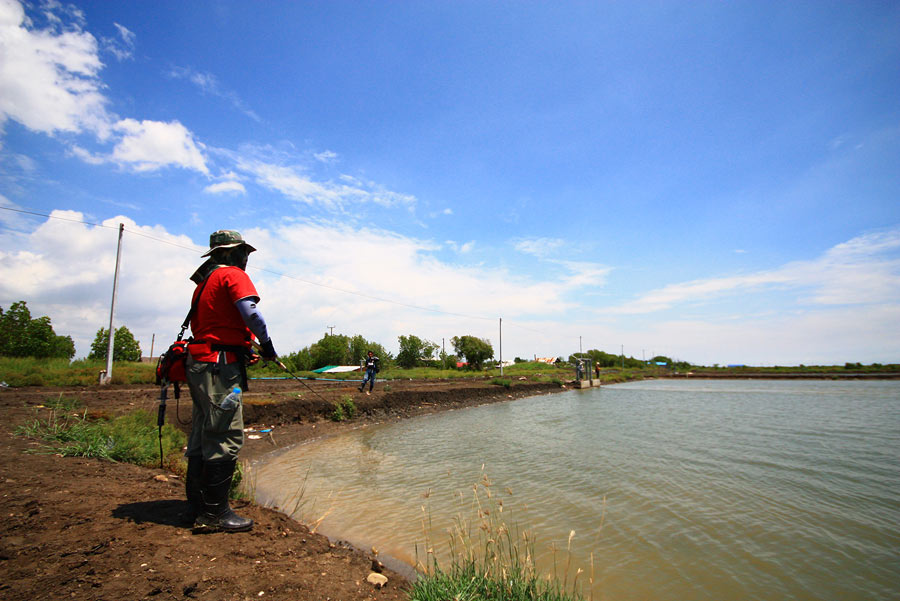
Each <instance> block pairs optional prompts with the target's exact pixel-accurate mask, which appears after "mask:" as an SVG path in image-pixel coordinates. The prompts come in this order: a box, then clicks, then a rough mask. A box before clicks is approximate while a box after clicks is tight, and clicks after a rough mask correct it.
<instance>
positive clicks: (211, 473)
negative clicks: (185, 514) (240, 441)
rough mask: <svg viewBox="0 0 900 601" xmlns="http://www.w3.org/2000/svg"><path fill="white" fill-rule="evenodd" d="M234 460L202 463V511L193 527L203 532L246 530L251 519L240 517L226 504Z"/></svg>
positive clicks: (251, 521) (250, 524)
mask: <svg viewBox="0 0 900 601" xmlns="http://www.w3.org/2000/svg"><path fill="white" fill-rule="evenodd" d="M236 464H237V461H236V460H233V459H232V460H225V461H207V462H204V464H203V478H202V488H201V496H202V497H203V511H202V512H201V513H200V515H199V516H197V521H195V522H194V527H195V529H197V530H199V531H205V532H219V531H222V532H246V531H247V530H250V529H251V528H252V527H253V520H251V519H248V518H242V517H241V516H239V515H238V514H236V513H235V512H234V511H232V510H231V507H230V506H229V505H228V491H229V489H230V488H231V479H232V477H233V476H234V468H235V465H236Z"/></svg>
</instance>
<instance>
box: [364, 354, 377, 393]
mask: <svg viewBox="0 0 900 601" xmlns="http://www.w3.org/2000/svg"><path fill="white" fill-rule="evenodd" d="M380 361H381V360H380V359H379V358H378V357H376V356H375V353H373V352H372V351H369V352H368V353H366V375H365V376H363V381H362V384H360V386H359V391H360V392H362V391H363V389H364V388H365V387H366V382H368V383H369V389H368V390H367V391H366V395H368V394H369V393H370V392H372V389H373V388H375V374H377V373H378V370H379V364H380Z"/></svg>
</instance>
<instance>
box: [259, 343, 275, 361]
mask: <svg viewBox="0 0 900 601" xmlns="http://www.w3.org/2000/svg"><path fill="white" fill-rule="evenodd" d="M259 354H261V355H262V358H263V359H265V360H266V361H271V360H272V359H276V358H278V353H276V352H275V345H273V344H272V339H271V338H269V339H268V340H266V341H265V342H263V343H262V344H260V345H259Z"/></svg>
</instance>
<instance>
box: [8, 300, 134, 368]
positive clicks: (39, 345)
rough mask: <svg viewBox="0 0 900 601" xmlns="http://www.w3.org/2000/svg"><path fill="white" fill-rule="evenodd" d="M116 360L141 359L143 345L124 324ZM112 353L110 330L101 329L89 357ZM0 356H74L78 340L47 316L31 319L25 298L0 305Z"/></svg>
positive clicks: (117, 341) (118, 334) (118, 333)
mask: <svg viewBox="0 0 900 601" xmlns="http://www.w3.org/2000/svg"><path fill="white" fill-rule="evenodd" d="M113 341H114V342H115V345H114V347H115V348H114V349H113V361H140V360H141V345H140V343H138V341H137V340H135V339H134V336H133V335H132V333H131V332H130V331H129V330H128V328H126V327H125V326H122V327H120V328H118V329H116V333H115V338H114V340H113ZM108 352H109V330H108V329H106V328H100V329H99V330H97V335H96V337H95V338H94V342H93V343H92V344H91V353H90V354H89V355H88V359H106V356H107V354H108ZM0 356H2V357H35V358H38V359H70V360H71V359H72V357H74V356H75V341H73V340H72V337H71V336H59V335H57V334H56V332H54V331H53V325H52V323H51V322H50V318H49V317H47V316H46V315H43V316H41V317H37V318H32V317H31V311H30V310H29V309H28V305H27V304H26V302H25V301H19V302H16V303H13V304H12V305H10V307H9V309H8V310H6V311H4V310H3V307H0Z"/></svg>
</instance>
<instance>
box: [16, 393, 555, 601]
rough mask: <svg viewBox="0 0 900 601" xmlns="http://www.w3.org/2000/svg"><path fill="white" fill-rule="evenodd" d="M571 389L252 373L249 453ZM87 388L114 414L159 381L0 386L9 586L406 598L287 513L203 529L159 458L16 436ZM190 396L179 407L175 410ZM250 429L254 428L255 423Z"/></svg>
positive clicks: (92, 399)
mask: <svg viewBox="0 0 900 601" xmlns="http://www.w3.org/2000/svg"><path fill="white" fill-rule="evenodd" d="M560 390H562V389H561V388H560V387H559V386H557V385H556V384H552V383H539V382H528V381H514V382H513V385H512V387H511V388H509V389H506V388H504V387H501V386H497V385H493V384H490V383H489V382H488V381H485V380H475V381H471V380H468V381H439V382H411V381H404V382H397V381H394V382H391V383H389V384H387V385H386V384H384V383H381V382H379V383H378V384H377V385H376V390H375V392H373V393H372V395H371V396H367V395H365V394H362V393H360V392H359V391H358V390H356V388H355V386H353V385H352V384H343V383H332V382H320V381H315V382H313V381H308V382H304V383H300V382H297V381H291V380H265V381H252V382H251V390H250V391H248V392H247V393H246V394H245V421H246V425H247V426H248V427H249V428H254V429H255V430H256V431H259V430H260V429H269V428H271V432H269V433H266V434H264V435H263V434H260V435H259V438H256V435H254V437H253V438H249V437H248V439H247V440H246V443H245V446H244V449H243V450H242V451H241V459H242V460H252V459H257V458H259V457H262V456H263V455H264V454H266V453H268V452H270V451H273V450H276V449H280V448H284V447H285V446H288V445H291V444H294V443H297V442H301V441H303V440H306V439H309V438H311V437H319V436H323V435H327V434H329V433H332V432H336V431H339V430H340V429H341V428H345V427H352V426H353V425H355V424H358V423H359V422H360V421H361V420H362V421H369V422H379V421H387V420H392V419H402V418H407V417H412V416H415V415H421V414H425V413H431V412H435V411H442V410H446V409H453V408H460V407H468V406H473V405H479V404H484V403H489V402H498V401H505V400H510V399H513V398H522V397H525V396H533V395H539V394H547V393H551V392H558V391H560ZM347 395H350V397H351V398H352V400H353V401H354V403H355V404H356V406H357V408H358V411H359V414H358V417H356V418H355V419H354V420H352V421H350V422H340V423H337V422H333V421H331V420H330V419H329V417H330V415H331V413H332V412H333V410H334V403H335V402H336V401H339V400H341V399H342V398H346V396H347ZM60 396H62V397H63V398H77V399H78V400H79V401H80V402H81V405H82V408H81V409H80V410H79V411H80V412H84V411H87V413H88V415H93V416H114V415H120V414H123V413H127V412H129V411H133V410H135V409H144V410H147V411H150V412H151V413H153V414H155V413H156V408H157V406H158V401H157V400H156V399H157V397H158V390H156V389H154V388H153V387H142V386H137V387H132V386H129V387H104V388H98V387H78V388H22V389H2V390H0V419H2V432H0V441H2V442H0V482H2V485H3V488H2V493H0V510H2V522H0V598H2V599H5V600H8V601H18V600H22V601H25V600H27V601H33V600H38V599H54V600H56V599H76V600H81V599H83V600H92V601H93V600H110V601H122V600H126V599H128V600H131V599H148V600H149V599H153V600H157V599H158V600H162V599H215V600H232V599H234V600H244V599H251V598H252V599H264V600H265V599H270V600H272V599H274V600H279V601H280V600H284V601H288V600H290V601H298V600H306V599H310V600H311V599H316V600H338V599H340V600H363V599H379V600H384V601H388V600H394V599H403V598H405V596H404V595H403V587H404V586H405V585H406V582H405V581H404V580H403V578H402V577H401V576H400V575H398V574H396V573H393V572H391V571H390V570H384V575H386V576H387V578H388V583H387V585H386V586H384V587H383V588H376V587H375V586H374V585H372V584H370V583H369V582H367V580H366V579H367V577H368V576H369V574H370V573H371V571H372V566H373V560H374V559H376V558H374V557H373V556H372V555H371V554H370V553H367V552H364V551H361V550H358V549H354V548H352V547H350V546H349V545H347V544H345V543H342V542H341V541H334V542H332V541H329V540H328V539H326V538H324V537H322V536H321V535H317V534H313V533H310V532H309V530H308V529H307V528H306V527H305V526H303V525H302V524H299V523H297V522H295V521H293V520H291V519H289V518H288V517H286V516H284V515H282V514H280V513H278V512H276V511H273V510H270V509H266V508H262V507H258V506H256V505H253V504H248V503H237V504H236V509H237V510H238V512H239V513H240V514H241V515H245V516H247V517H250V518H252V519H253V520H254V521H255V522H256V524H255V526H254V528H253V530H252V531H251V532H249V533H242V534H224V533H218V534H207V535H194V534H192V531H191V528H190V525H189V524H187V523H185V522H184V521H183V518H182V512H183V511H184V510H185V509H186V508H187V504H186V502H185V501H184V500H183V499H184V494H183V482H182V481H181V480H180V479H179V478H178V477H177V476H175V475H174V474H172V473H170V472H168V471H163V470H159V469H149V468H141V467H137V466H133V465H126V464H116V463H110V462H106V461H99V460H92V459H76V458H62V457H59V456H55V455H48V454H42V453H35V452H34V451H36V450H39V448H40V444H41V443H40V442H39V441H36V440H32V439H28V438H25V437H22V436H16V435H14V431H15V429H16V427H17V426H19V425H21V424H23V423H25V422H27V421H28V420H33V419H35V417H40V418H46V417H47V416H48V415H49V410H48V409H46V408H45V407H43V405H44V403H46V402H47V401H48V400H51V399H57V398H59V397H60ZM168 406H169V409H168V411H167V420H168V421H169V422H170V423H172V424H175V425H177V426H179V427H181V428H182V429H185V428H187V427H188V426H184V425H180V424H179V418H180V419H181V420H183V421H187V420H188V419H189V416H190V398H189V396H188V395H187V394H185V395H183V396H182V399H181V401H180V403H178V404H177V405H176V403H174V402H173V401H172V399H171V398H170V400H169V404H168ZM176 409H177V410H176ZM248 434H249V433H248Z"/></svg>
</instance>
